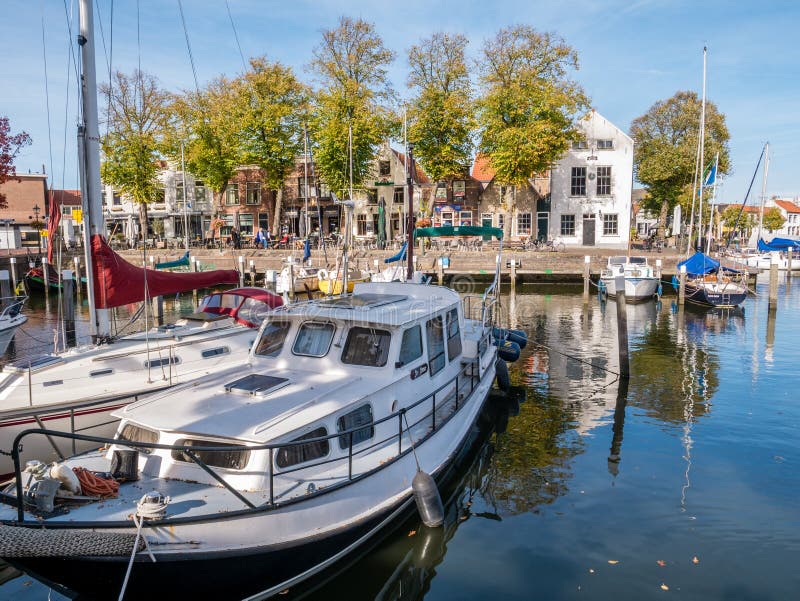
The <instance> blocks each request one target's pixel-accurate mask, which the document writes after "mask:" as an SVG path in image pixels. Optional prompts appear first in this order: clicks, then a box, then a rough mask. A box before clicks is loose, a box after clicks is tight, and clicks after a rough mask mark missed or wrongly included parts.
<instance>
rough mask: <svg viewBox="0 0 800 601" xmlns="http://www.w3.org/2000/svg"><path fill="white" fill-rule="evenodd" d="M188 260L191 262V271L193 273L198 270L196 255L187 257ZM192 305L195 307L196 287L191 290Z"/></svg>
mask: <svg viewBox="0 0 800 601" xmlns="http://www.w3.org/2000/svg"><path fill="white" fill-rule="evenodd" d="M189 262H190V263H191V267H192V272H194V273H196V272H198V271H199V268H198V265H197V257H191V258H190V259H189ZM192 306H194V307H195V308H196V307H197V288H195V289H194V290H192Z"/></svg>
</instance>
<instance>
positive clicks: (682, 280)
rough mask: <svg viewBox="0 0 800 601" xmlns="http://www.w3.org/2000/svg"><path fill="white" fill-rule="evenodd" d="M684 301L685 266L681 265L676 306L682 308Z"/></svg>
mask: <svg viewBox="0 0 800 601" xmlns="http://www.w3.org/2000/svg"><path fill="white" fill-rule="evenodd" d="M685 300H686V265H681V272H680V275H679V276H678V305H679V306H681V307H682V306H683V303H684V302H685Z"/></svg>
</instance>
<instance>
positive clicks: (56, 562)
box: [0, 282, 498, 598]
mask: <svg viewBox="0 0 800 601" xmlns="http://www.w3.org/2000/svg"><path fill="white" fill-rule="evenodd" d="M495 290H496V287H495V286H493V287H492V288H491V289H490V291H489V292H488V293H486V294H484V295H483V296H482V297H480V298H481V301H482V302H481V304H480V306H479V307H478V306H476V305H475V304H474V303H472V304H470V306H475V307H476V308H479V311H478V312H477V315H474V316H470V315H465V314H464V309H463V307H464V305H465V304H466V303H463V304H462V299H461V298H460V297H459V296H458V294H456V293H455V292H453V291H452V290H449V289H446V288H441V287H437V286H426V285H423V284H414V283H405V282H391V283H362V284H357V285H356V287H355V291H354V294H353V295H352V296H344V297H336V298H324V299H317V300H314V301H308V302H305V303H297V304H292V305H288V306H284V307H280V308H278V309H276V310H275V311H274V312H273V313H272V314H271V315H270V317H269V318H268V319H267V320H266V321H265V322H264V324H263V326H262V328H261V330H260V332H259V337H258V339H257V340H256V343H255V344H254V345H253V348H252V349H251V351H250V354H249V356H248V358H247V361H246V362H245V363H241V364H238V365H235V366H231V367H230V368H228V369H224V370H220V371H218V372H216V373H215V374H212V375H210V376H208V377H205V378H201V379H195V380H193V381H191V382H189V383H186V384H183V385H181V386H178V387H177V388H175V389H173V390H170V391H165V392H163V393H160V394H157V395H153V396H151V397H150V398H148V399H144V400H141V401H139V402H136V403H133V404H132V405H129V406H127V407H126V408H124V409H121V410H119V411H118V412H116V413H115V417H118V418H119V419H120V420H121V423H120V426H119V429H118V433H117V437H116V440H115V441H114V442H115V443H116V444H113V445H111V447H110V448H109V449H107V450H100V451H96V452H92V453H87V454H84V455H79V456H76V457H74V458H72V459H69V460H67V461H66V465H67V466H68V467H79V466H80V467H84V468H88V469H90V470H92V471H95V472H109V471H113V466H112V462H113V461H114V457H115V456H119V454H123V455H124V454H126V453H127V454H130V455H133V461H132V465H133V468H132V471H133V473H132V474H129V477H132V478H134V479H136V480H137V481H135V482H130V483H123V484H121V485H120V488H119V497H118V498H116V499H107V500H105V501H103V503H102V504H96V503H90V504H88V505H87V504H86V503H69V502H68V501H67V503H66V505H64V506H63V508H62V510H61V511H55V512H53V513H52V514H48V515H47V517H44V518H43V514H41V512H37V510H36V509H35V508H34V507H32V506H30V505H27V506H26V507H24V511H23V507H22V506H19V507H17V508H13V507H6V508H3V509H0V519H2V520H3V522H4V523H5V524H6V525H7V526H9V524H10V523H11V522H10V521H9V520H11V521H13V520H15V519H16V518H18V517H19V518H21V519H22V520H23V521H24V523H25V525H33V524H35V525H37V526H41V525H44V526H46V528H47V530H46V531H47V532H48V533H53V534H54V535H55V536H64V535H65V531H63V530H61V529H62V528H68V529H69V534H68V538H71V539H73V540H75V541H78V540H81V539H82V538H85V537H89V538H91V537H92V536H95V534H96V535H97V536H99V537H102V538H106V537H110V538H111V539H114V540H116V541H120V542H121V546H120V547H119V549H120V552H119V553H116V552H112V553H110V554H104V555H103V556H99V555H97V554H94V556H93V557H87V556H86V555H85V554H84V553H78V554H75V555H71V554H69V553H63V554H62V553H59V554H58V557H55V556H53V557H49V558H42V557H38V558H34V557H30V556H29V555H30V553H31V550H30V549H28V550H27V551H26V550H24V549H22V550H20V549H17V552H15V559H14V561H17V562H18V563H21V564H23V565H25V566H28V567H29V568H30V569H31V570H33V571H35V572H36V573H38V574H40V575H42V576H43V577H46V578H48V579H50V580H53V581H55V582H58V583H61V584H64V585H66V586H68V587H69V588H71V589H73V590H77V591H86V592H90V590H91V589H92V588H93V587H95V586H98V585H100V586H103V587H105V588H104V589H103V590H104V591H105V592H106V593H107V592H108V590H109V588H108V587H109V586H111V587H113V586H119V585H120V583H121V582H122V580H123V577H124V574H125V571H126V568H127V565H128V560H129V559H130V552H131V550H132V548H133V546H134V540H135V538H136V526H135V524H134V523H133V522H132V521H130V520H129V514H130V513H131V511H132V509H133V508H134V507H135V506H136V502H137V501H139V500H140V497H141V495H142V493H143V491H144V492H146V491H149V490H157V491H159V493H160V494H161V495H163V496H165V497H169V499H170V500H169V502H168V503H166V504H164V505H163V509H164V513H163V515H162V516H161V517H160V518H159V519H157V520H156V521H153V522H148V523H147V524H146V527H145V528H144V531H143V535H144V536H145V537H146V538H147V541H148V544H149V546H150V550H151V551H152V553H153V555H154V557H155V560H156V561H155V563H153V562H151V560H150V558H149V557H148V554H147V553H146V552H144V553H140V554H136V556H135V561H134V563H135V565H134V567H133V573H134V577H132V578H131V580H130V581H129V583H128V587H129V589H128V592H129V593H130V594H133V595H134V596H138V595H142V594H144V591H145V590H148V589H149V587H150V586H152V585H153V583H156V582H157V583H158V586H159V590H160V591H161V592H162V593H166V592H167V590H168V589H169V590H174V591H176V592H178V591H180V592H183V593H184V594H186V591H187V590H188V589H187V588H186V587H187V586H189V585H192V586H194V585H198V586H199V587H201V588H200V590H202V591H203V592H204V594H205V595H215V594H223V593H222V592H221V591H223V590H225V588H224V587H228V586H230V582H237V583H240V582H242V581H243V580H245V579H247V580H250V579H252V578H253V576H254V575H257V580H258V582H259V586H260V587H261V589H266V590H264V591H261V592H262V593H263V594H264V595H267V594H271V593H276V592H278V591H281V590H283V589H285V588H287V587H289V586H291V585H292V584H293V583H295V582H298V581H299V580H303V579H305V578H308V577H310V576H311V575H313V574H315V573H317V572H318V571H320V570H322V569H324V568H325V567H327V566H330V565H331V564H332V563H334V562H336V561H337V560H338V559H340V558H342V557H343V554H346V553H348V552H352V550H353V549H354V548H356V547H357V546H359V545H361V544H363V543H364V542H365V541H367V540H368V539H370V538H371V537H373V536H376V535H377V533H378V532H380V531H382V530H383V529H384V528H385V527H387V525H388V524H389V523H390V522H391V521H392V520H393V519H394V518H395V517H396V516H398V515H400V514H401V513H403V512H405V511H407V509H408V508H409V507H410V506H411V505H412V504H413V502H414V501H413V497H412V488H411V484H412V478H413V477H414V475H415V473H416V472H417V465H416V463H415V457H416V458H417V460H418V461H419V465H420V467H421V469H422V470H424V471H426V472H428V473H429V474H432V475H434V476H436V475H437V474H439V473H441V472H442V470H444V469H445V468H446V466H447V465H448V463H449V462H450V461H451V459H452V458H453V457H454V456H455V455H456V454H457V453H458V451H459V448H460V446H461V443H462V441H463V440H464V439H465V437H467V435H468V434H469V433H470V431H471V429H472V426H473V422H474V420H475V418H476V416H477V415H478V412H479V411H480V409H481V407H482V405H483V403H484V400H485V398H486V396H487V394H488V392H489V388H490V387H491V385H492V382H493V381H494V378H495V369H496V361H497V360H498V359H497V347H496V346H494V345H493V343H492V322H491V315H492V313H493V311H492V308H493V304H494V303H495V301H496V297H495V296H494V291H495ZM470 317H477V319H471V318H470ZM36 436H37V435H33V434H31V435H29V436H26V437H24V438H23V439H19V438H18V440H17V442H19V443H22V444H24V445H27V444H28V440H29V438H35V437H36ZM49 436H50V437H52V438H56V439H57V438H59V437H64V438H65V439H66V440H70V439H72V438H74V436H73V435H69V434H64V435H59V434H57V433H49ZM40 437H41V436H40ZM132 449H133V450H132ZM22 485H23V478H22V477H20V478H19V479H18V480H17V484H16V485H15V486H12V487H10V488H9V489H8V490H7V491H6V495H7V496H6V497H5V499H6V500H7V501H9V502H13V499H14V497H15V496H16V498H19V497H20V496H24V495H25V494H26V493H25V492H24V490H23V488H22ZM15 490H16V491H17V492H16V493H15V492H14V491H15ZM26 498H28V497H26ZM162 504H163V499H162ZM17 509H19V510H20V513H19V514H18V512H17ZM63 509H68V512H64V511H63ZM37 515H38V516H39V518H43V519H42V520H41V521H40V520H39V519H38V518H37V517H36V516H37ZM3 530H4V536H3V541H4V542H3V543H2V544H0V555H3V554H8V553H10V551H9V549H10V546H13V545H16V544H17V543H19V541H18V540H17V539H16V538H15V534H18V533H22V534H24V533H25V532H26V531H27V529H26V528H12V527H6V528H4V529H3ZM42 532H43V531H42ZM12 541H17V542H12ZM23 546H24V545H23ZM104 553H105V552H104ZM255 566H269V569H268V570H261V569H255ZM219 570H222V571H223V572H224V573H225V578H218V577H217V575H218V574H219V573H220V572H219ZM190 575H191V577H190ZM203 575H209V578H208V579H206V578H203V577H202V576H203ZM170 583H171V584H170ZM164 586H166V587H167V588H162V587H164ZM173 587H174V588H173ZM220 587H223V588H220ZM218 589H219V590H218ZM259 590H260V589H259ZM247 592H248V594H252V593H256V592H258V591H257V590H249V591H247ZM259 598H262V597H259Z"/></svg>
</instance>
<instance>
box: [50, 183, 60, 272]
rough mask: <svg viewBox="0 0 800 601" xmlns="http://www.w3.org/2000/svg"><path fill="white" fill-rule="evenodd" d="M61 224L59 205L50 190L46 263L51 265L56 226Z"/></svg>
mask: <svg viewBox="0 0 800 601" xmlns="http://www.w3.org/2000/svg"><path fill="white" fill-rule="evenodd" d="M60 222H61V203H59V202H58V200H56V193H55V191H54V190H50V201H49V203H48V207H47V262H48V263H50V265H52V264H53V251H54V250H55V246H56V239H57V234H58V224H59V223H60Z"/></svg>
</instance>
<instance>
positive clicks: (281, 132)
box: [236, 57, 308, 232]
mask: <svg viewBox="0 0 800 601" xmlns="http://www.w3.org/2000/svg"><path fill="white" fill-rule="evenodd" d="M236 89H237V94H238V98H237V102H238V108H237V113H236V114H237V117H236V118H237V120H238V122H239V125H240V127H241V130H242V131H241V136H242V152H243V154H244V158H245V161H246V162H247V163H253V164H256V165H258V166H259V167H261V168H263V169H264V171H265V172H266V183H267V186H268V187H269V189H270V190H272V191H273V192H274V194H275V210H274V213H273V226H272V229H273V230H274V231H276V232H277V231H280V215H281V205H282V201H283V185H284V183H285V181H286V178H287V177H288V175H289V174H290V173H291V171H292V170H293V168H294V165H295V160H296V158H297V155H298V154H300V153H301V152H303V122H304V120H305V119H307V118H308V115H307V108H308V90H307V88H306V87H305V86H304V85H303V84H302V83H301V82H300V81H299V80H298V79H297V77H295V74H294V72H293V71H292V69H291V68H290V67H286V66H284V65H282V64H281V63H278V62H270V61H268V60H267V59H266V58H263V57H262V58H254V59H251V60H250V69H249V70H248V71H247V73H245V74H244V76H243V77H242V78H240V79H239V80H238V81H237V85H236Z"/></svg>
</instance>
